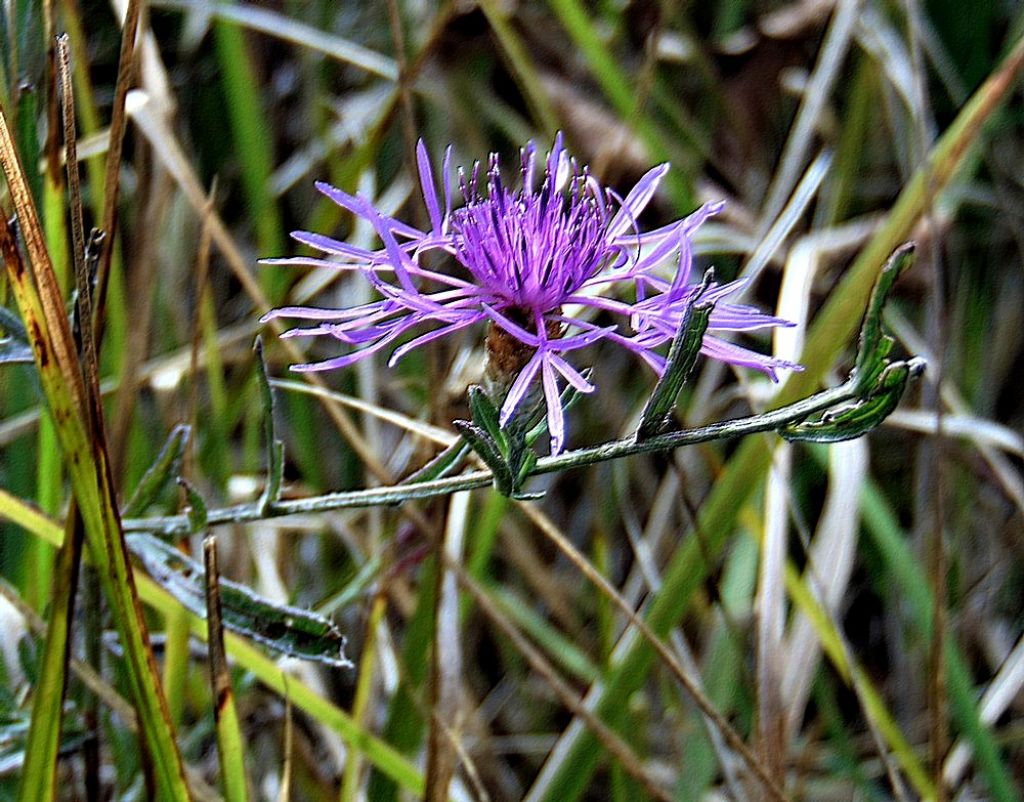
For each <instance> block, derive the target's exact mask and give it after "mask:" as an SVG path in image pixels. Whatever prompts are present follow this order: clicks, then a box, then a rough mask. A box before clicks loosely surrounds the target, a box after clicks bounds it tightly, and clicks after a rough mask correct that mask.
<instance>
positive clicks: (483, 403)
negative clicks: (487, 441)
mask: <svg viewBox="0 0 1024 802" xmlns="http://www.w3.org/2000/svg"><path fill="white" fill-rule="evenodd" d="M469 410H470V414H471V415H472V417H473V423H475V424H476V425H477V426H478V427H479V428H480V429H483V430H484V431H485V432H487V434H489V435H490V437H491V439H492V440H493V441H494V442H495V443H496V444H497V445H498V446H499V447H502V446H504V445H506V444H505V433H504V432H503V431H502V429H501V424H500V418H499V415H498V409H497V407H495V406H494V402H492V401H491V399H490V397H489V396H488V395H487V391H486V390H484V388H483V387H481V386H480V385H478V384H474V385H472V386H471V387H470V388H469ZM504 451H505V449H504V448H502V452H504Z"/></svg>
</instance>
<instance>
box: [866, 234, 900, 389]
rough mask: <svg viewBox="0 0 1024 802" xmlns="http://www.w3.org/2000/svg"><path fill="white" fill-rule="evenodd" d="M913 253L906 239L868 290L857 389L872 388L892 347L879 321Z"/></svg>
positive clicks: (891, 341)
mask: <svg viewBox="0 0 1024 802" xmlns="http://www.w3.org/2000/svg"><path fill="white" fill-rule="evenodd" d="M913 257H914V243H913V242H907V243H905V244H903V245H901V246H900V247H899V248H897V249H896V250H895V251H893V253H892V256H890V257H889V259H888V261H887V262H886V263H885V267H883V268H882V272H881V273H880V274H879V276H878V279H877V281H875V286H874V288H873V289H872V291H871V300H870V301H869V302H868V308H867V311H866V312H865V313H864V322H863V323H862V324H861V328H860V341H859V344H858V347H857V364H856V368H855V374H854V375H855V377H856V379H857V389H858V390H861V391H863V392H865V393H868V392H871V390H872V388H873V387H874V385H875V380H876V379H877V378H878V377H879V375H880V374H881V372H882V370H883V369H884V368H885V364H886V363H885V359H886V357H887V356H888V355H889V352H890V351H891V350H892V346H893V339H892V337H890V336H889V335H888V334H886V333H885V329H884V327H883V325H882V310H883V308H884V307H885V302H886V301H887V300H888V298H889V294H890V293H891V292H892V288H893V286H894V285H895V284H896V279H898V278H899V277H900V275H901V274H902V273H903V271H904V270H905V269H906V268H907V267H909V266H910V264H911V263H912V261H913Z"/></svg>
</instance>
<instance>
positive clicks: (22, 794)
mask: <svg viewBox="0 0 1024 802" xmlns="http://www.w3.org/2000/svg"><path fill="white" fill-rule="evenodd" d="M76 519H77V516H73V517H72V518H69V519H68V520H69V522H71V523H70V525H71V526H72V527H74V521H75V520H76ZM81 553H82V541H81V537H80V536H79V537H68V538H65V540H64V545H63V546H61V548H60V551H59V552H58V556H57V564H56V566H55V569H54V578H55V580H56V581H55V582H54V585H53V588H54V591H53V600H52V602H51V604H50V610H49V619H48V622H47V627H46V641H45V645H44V647H43V659H42V664H41V666H40V671H39V679H38V681H37V682H36V684H35V687H34V688H33V692H32V694H33V695H32V723H31V726H30V727H29V731H28V739H27V740H26V742H25V764H24V766H23V767H22V774H21V786H20V789H19V792H18V799H19V800H20V802H48V801H49V800H52V799H55V798H56V796H57V753H58V750H59V748H60V732H61V720H62V718H63V713H64V691H65V689H66V687H67V665H68V658H69V656H70V644H71V624H72V619H73V616H74V604H75V591H76V589H77V587H78V567H79V564H80V560H81Z"/></svg>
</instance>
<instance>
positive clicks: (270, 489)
mask: <svg viewBox="0 0 1024 802" xmlns="http://www.w3.org/2000/svg"><path fill="white" fill-rule="evenodd" d="M253 350H254V351H256V378H257V380H258V381H259V385H260V399H261V401H262V403H263V436H264V439H265V442H266V447H267V482H266V485H265V486H264V488H263V494H262V495H261V496H260V502H259V503H260V509H261V510H263V511H268V510H269V509H270V508H271V507H272V506H273V505H274V504H276V503H277V502H278V501H279V500H280V498H281V482H282V480H283V478H284V444H283V443H282V442H281V441H280V440H278V439H277V435H276V433H275V431H274V394H273V392H272V391H271V389H270V379H269V377H268V376H267V363H266V360H265V359H264V358H263V338H262V337H257V338H256V342H255V343H254V344H253Z"/></svg>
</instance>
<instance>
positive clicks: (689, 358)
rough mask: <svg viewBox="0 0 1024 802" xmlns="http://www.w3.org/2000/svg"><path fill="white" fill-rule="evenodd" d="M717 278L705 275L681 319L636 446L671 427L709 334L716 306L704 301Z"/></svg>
mask: <svg viewBox="0 0 1024 802" xmlns="http://www.w3.org/2000/svg"><path fill="white" fill-rule="evenodd" d="M713 278H714V274H713V273H712V271H710V270H709V271H708V272H707V273H706V274H705V275H704V282H703V284H702V285H701V288H700V291H699V292H698V293H697V294H696V295H695V296H694V297H693V299H692V300H691V301H690V303H689V304H687V307H686V310H685V311H684V312H683V316H682V319H681V320H680V321H679V328H678V329H677V330H676V334H675V337H673V338H672V345H671V347H670V348H669V351H668V360H667V362H666V363H665V372H664V373H662V374H661V378H660V379H658V383H657V385H655V387H654V392H653V393H651V397H650V398H649V399H647V404H646V405H645V406H644V411H643V413H642V414H641V416H640V426H639V427H637V430H636V439H637V442H642V441H644V440H647V439H648V438H650V437H653V436H654V435H656V434H661V433H662V432H664V431H665V430H666V429H667V428H668V427H669V426H670V425H671V423H672V418H671V415H672V408H673V407H674V406H675V404H676V399H677V398H678V397H679V391H680V390H682V389H683V385H684V384H685V383H686V380H687V379H688V378H689V377H690V374H691V373H692V372H693V366H694V365H695V364H697V357H698V356H699V355H700V347H701V344H702V343H703V342H704V332H706V331H707V330H708V322H709V321H710V320H711V312H712V310H713V309H714V308H715V305H714V303H711V302H704V301H701V297H702V296H703V295H704V293H705V291H706V290H707V288H708V286H709V285H710V284H711V281H712V280H713Z"/></svg>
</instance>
